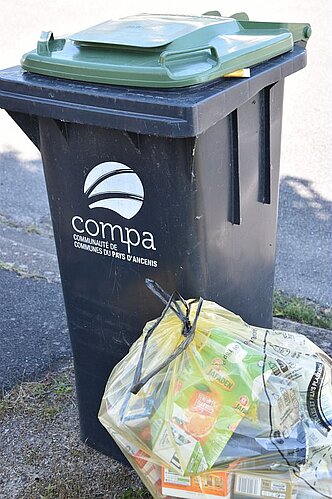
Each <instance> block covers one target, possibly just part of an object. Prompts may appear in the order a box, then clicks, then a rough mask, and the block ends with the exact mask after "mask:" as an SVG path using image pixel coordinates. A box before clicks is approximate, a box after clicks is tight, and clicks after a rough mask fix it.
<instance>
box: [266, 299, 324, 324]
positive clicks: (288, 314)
mask: <svg viewBox="0 0 332 499" xmlns="http://www.w3.org/2000/svg"><path fill="white" fill-rule="evenodd" d="M273 315H274V317H282V318H284V319H290V320H292V321H295V322H301V323H302V324H308V325H309V326H315V327H320V328H323V329H332V312H331V309H329V308H323V307H320V306H319V305H317V304H316V303H313V302H311V301H309V300H306V299H304V298H297V297H291V296H288V295H286V294H285V293H282V292H281V291H276V292H275V293H274V300H273Z"/></svg>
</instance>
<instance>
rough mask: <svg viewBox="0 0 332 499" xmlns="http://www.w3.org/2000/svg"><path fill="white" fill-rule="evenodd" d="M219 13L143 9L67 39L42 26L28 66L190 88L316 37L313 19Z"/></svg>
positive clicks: (82, 77) (25, 61) (86, 77)
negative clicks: (155, 12)
mask: <svg viewBox="0 0 332 499" xmlns="http://www.w3.org/2000/svg"><path fill="white" fill-rule="evenodd" d="M212 14H213V15H212ZM212 14H210V13H208V14H206V15H202V16H180V15H179V16H178V15H152V14H140V15H137V16H131V17H126V18H124V19H119V20H115V21H107V22H104V23H102V24H99V25H97V26H93V27H91V28H88V29H86V30H84V31H81V32H79V33H75V34H73V35H70V36H69V37H68V38H54V36H53V33H52V32H50V31H49V32H42V34H41V36H40V39H39V41H38V44H37V50H34V51H32V52H28V53H27V54H25V55H24V56H23V57H22V60H21V65H22V67H23V68H24V69H25V70H27V71H31V72H33V73H38V74H43V75H48V76H55V77H60V78H68V79H71V80H79V81H89V82H98V83H109V84H115V85H125V86H141V87H158V88H163V87H184V86H189V85H195V84H198V83H203V82H207V81H211V80H214V79H216V78H219V77H222V76H224V75H225V74H228V73H230V72H233V71H236V70H238V69H242V68H248V67H250V66H253V65H255V64H258V63H260V62H263V61H265V60H268V59H271V58H272V57H275V56H277V55H280V54H282V53H284V52H287V51H289V50H292V48H293V44H294V42H295V41H298V40H301V39H302V40H303V41H306V40H307V39H308V38H309V36H310V26H309V25H308V24H287V23H263V22H252V21H249V20H248V17H247V16H246V14H243V13H241V14H238V15H234V16H233V17H222V16H220V15H219V13H216V12H213V13H212Z"/></svg>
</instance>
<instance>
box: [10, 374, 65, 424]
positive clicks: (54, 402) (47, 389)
mask: <svg viewBox="0 0 332 499" xmlns="http://www.w3.org/2000/svg"><path fill="white" fill-rule="evenodd" d="M72 392H73V386H72V382H71V380H70V378H69V376H68V374H66V373H64V374H62V373H60V374H56V375H52V374H48V375H47V376H46V377H45V378H44V379H43V380H41V381H23V382H22V383H21V384H19V385H18V386H16V387H14V388H13V389H12V390H10V391H9V392H8V393H5V394H4V395H3V396H2V397H0V421H2V420H3V419H4V418H5V417H6V416H8V415H10V414H16V413H22V414H27V413H31V412H33V411H35V410H36V408H38V409H39V414H40V416H41V418H44V419H54V418H55V417H56V416H57V415H58V414H59V412H60V411H61V403H62V402H63V401H64V400H65V399H68V398H70V397H71V396H72Z"/></svg>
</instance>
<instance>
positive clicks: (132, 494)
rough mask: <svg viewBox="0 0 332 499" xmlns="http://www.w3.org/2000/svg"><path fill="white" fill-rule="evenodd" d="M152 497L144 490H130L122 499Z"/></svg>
mask: <svg viewBox="0 0 332 499" xmlns="http://www.w3.org/2000/svg"><path fill="white" fill-rule="evenodd" d="M149 497H151V496H150V494H149V492H148V491H147V490H144V489H140V490H133V489H129V490H126V492H125V493H124V494H123V495H122V497H121V499H145V498H149Z"/></svg>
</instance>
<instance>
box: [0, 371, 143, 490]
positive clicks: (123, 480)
mask: <svg viewBox="0 0 332 499" xmlns="http://www.w3.org/2000/svg"><path fill="white" fill-rule="evenodd" d="M73 382H74V375H73V369H72V366H71V364H65V365H64V366H62V367H61V369H59V370H57V372H56V373H55V374H52V375H48V376H47V377H46V378H44V379H43V380H42V381H40V382H30V383H29V382H25V383H22V384H21V385H19V386H18V387H16V388H15V389H14V390H13V391H12V392H10V393H9V394H7V395H5V397H4V398H3V399H2V400H0V441H1V454H2V459H1V467H0V498H1V499H9V498H10V499H43V498H45V499H46V498H47V499H92V498H110V499H113V498H114V499H115V498H116V499H120V498H122V497H123V494H124V493H125V492H126V491H127V494H126V497H130V498H136V497H149V496H148V495H145V494H144V495H143V493H142V492H141V491H142V485H141V482H140V480H139V479H138V477H137V475H136V474H135V473H134V472H133V471H131V470H129V469H128V468H125V467H124V466H122V465H121V464H119V463H118V462H116V461H114V460H112V459H110V458H109V457H107V456H103V455H101V454H99V453H98V452H96V451H94V450H92V449H90V448H89V447H87V446H86V445H84V443H83V442H81V441H80V438H79V423H78V415H77V409H76V403H75V393H74V390H73V388H72V387H73Z"/></svg>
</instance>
